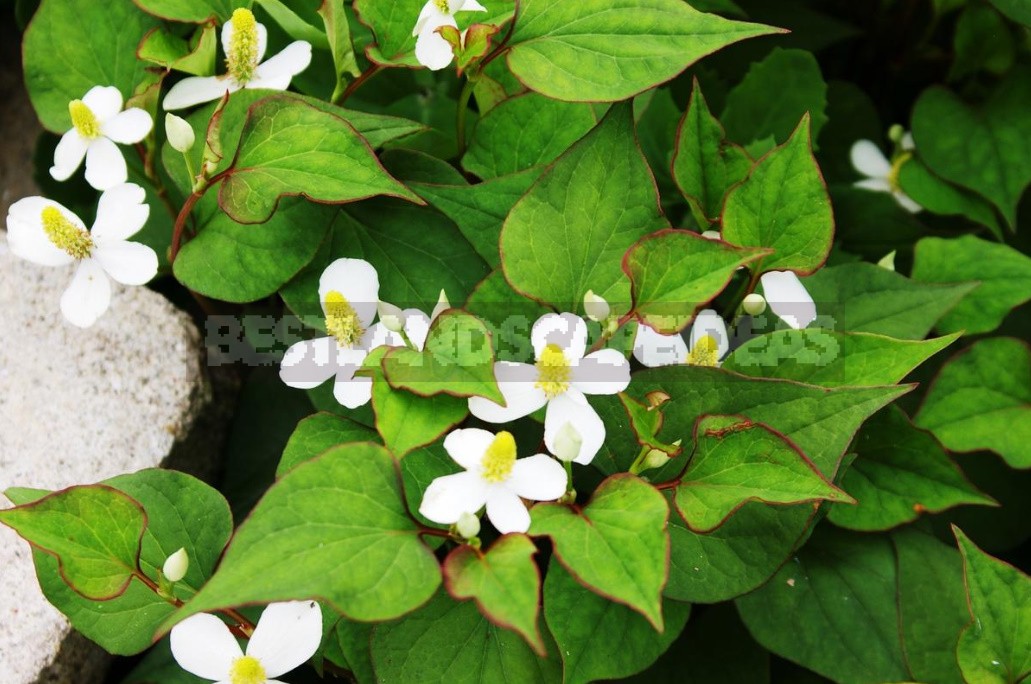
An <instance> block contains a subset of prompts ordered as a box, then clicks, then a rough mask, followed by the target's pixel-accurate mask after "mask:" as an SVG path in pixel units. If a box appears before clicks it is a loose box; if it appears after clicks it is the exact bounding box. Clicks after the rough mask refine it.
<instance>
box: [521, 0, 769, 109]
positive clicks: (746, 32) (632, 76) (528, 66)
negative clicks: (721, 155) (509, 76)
mask: <svg viewBox="0 0 1031 684" xmlns="http://www.w3.org/2000/svg"><path fill="white" fill-rule="evenodd" d="M773 33H779V30H778V29H775V28H771V27H768V26H761V25H759V24H746V23H742V22H735V21H730V20H728V19H723V18H722V17H718V16H716V15H714V14H702V13H701V12H698V11H697V10H694V9H692V8H691V6H690V5H688V4H687V3H685V2H682V1H681V0H580V1H579V2H565V3H555V2H552V0H522V2H520V3H519V11H518V14H517V16H516V20H515V30H514V32H513V33H512V37H511V39H510V40H509V52H508V66H509V68H510V69H511V70H512V73H514V74H515V75H516V77H517V78H519V80H520V81H522V82H523V83H524V84H525V85H526V86H528V87H529V88H531V89H532V90H536V91H537V92H539V93H541V94H543V95H546V96H548V97H550V98H553V99H556V100H567V101H575V102H592V101H604V102H614V101H616V100H625V99H627V98H629V97H632V96H634V95H636V94H638V93H641V92H643V91H645V90H648V89H649V88H653V87H655V86H657V85H659V84H660V83H665V82H666V81H668V80H670V79H672V78H673V77H675V76H676V75H677V74H679V73H680V72H682V71H683V70H684V69H686V68H687V67H689V66H691V65H692V64H693V63H695V62H696V61H698V60H699V59H701V58H702V57H704V56H706V55H708V54H710V53H713V52H716V51H717V50H719V49H721V48H723V47H726V46H727V45H730V44H732V43H736V42H738V41H741V40H745V39H746V38H754V37H756V36H764V35H770V34H773Z"/></svg>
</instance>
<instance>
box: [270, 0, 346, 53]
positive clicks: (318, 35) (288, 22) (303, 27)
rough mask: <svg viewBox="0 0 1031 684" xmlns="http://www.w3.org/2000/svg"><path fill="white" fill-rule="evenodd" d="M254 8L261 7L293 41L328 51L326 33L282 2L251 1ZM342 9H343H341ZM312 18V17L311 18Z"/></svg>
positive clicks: (277, 0)
mask: <svg viewBox="0 0 1031 684" xmlns="http://www.w3.org/2000/svg"><path fill="white" fill-rule="evenodd" d="M252 1H253V3H254V5H255V6H256V7H261V9H263V10H264V11H265V12H266V13H267V14H268V15H269V16H270V17H272V19H273V20H274V21H275V22H276V23H277V24H279V27H280V28H282V29H283V31H284V32H286V35H288V36H289V37H291V38H293V39H294V40H303V41H306V42H308V43H311V45H312V47H315V48H318V49H320V50H328V49H329V47H330V46H329V39H328V38H327V32H326V31H324V30H323V28H320V27H317V26H314V25H313V24H310V23H308V21H306V20H305V19H303V18H301V16H300V15H299V14H297V12H295V11H294V10H293V8H291V7H289V6H287V4H286V3H284V2H283V0H252ZM341 9H343V8H341ZM313 18H314V17H313Z"/></svg>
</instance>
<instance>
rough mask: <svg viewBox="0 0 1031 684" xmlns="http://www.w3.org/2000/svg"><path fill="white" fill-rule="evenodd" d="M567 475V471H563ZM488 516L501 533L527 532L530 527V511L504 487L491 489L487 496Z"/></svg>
mask: <svg viewBox="0 0 1031 684" xmlns="http://www.w3.org/2000/svg"><path fill="white" fill-rule="evenodd" d="M562 474H563V475H565V472H564V471H563V473H562ZM487 518H489V519H490V522H491V524H492V525H494V527H496V528H497V530H498V532H500V533H501V534H510V533H513V532H526V531H527V530H528V529H530V511H528V510H526V505H525V504H523V502H522V501H521V500H520V499H519V497H518V496H516V494H515V492H513V491H511V490H508V489H505V488H504V487H495V488H493V489H491V492H490V495H489V496H488V497H487Z"/></svg>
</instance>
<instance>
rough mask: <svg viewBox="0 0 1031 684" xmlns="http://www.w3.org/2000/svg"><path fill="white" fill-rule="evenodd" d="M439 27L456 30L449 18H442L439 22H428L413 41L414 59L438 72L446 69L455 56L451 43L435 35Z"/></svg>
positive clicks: (437, 34) (453, 22)
mask: <svg viewBox="0 0 1031 684" xmlns="http://www.w3.org/2000/svg"><path fill="white" fill-rule="evenodd" d="M441 26H454V27H455V28H458V24H456V23H455V20H454V19H452V18H451V17H443V18H442V19H441V20H440V21H439V22H435V21H428V22H426V24H425V25H424V26H423V27H422V30H421V31H419V37H418V38H417V39H416V40H415V59H416V60H418V62H419V64H421V65H423V66H424V67H426V68H428V69H430V70H431V71H440V70H441V69H444V68H446V67H447V65H448V64H451V60H452V59H454V56H455V53H454V49H453V48H452V47H451V43H449V42H447V41H446V40H444V37H443V36H441V35H440V34H439V33H437V29H438V28H440V27H441Z"/></svg>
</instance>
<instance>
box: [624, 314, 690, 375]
mask: <svg viewBox="0 0 1031 684" xmlns="http://www.w3.org/2000/svg"><path fill="white" fill-rule="evenodd" d="M634 358H635V359H637V360H638V361H640V362H641V363H643V364H644V365H645V366H648V367H649V368H658V367H659V366H675V365H677V364H678V363H684V361H686V360H687V342H685V341H684V338H683V336H681V335H679V334H677V335H662V334H660V333H657V332H655V330H654V329H653V328H652V327H650V326H647V325H645V324H644V323H639V324H638V325H637V336H636V337H634Z"/></svg>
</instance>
